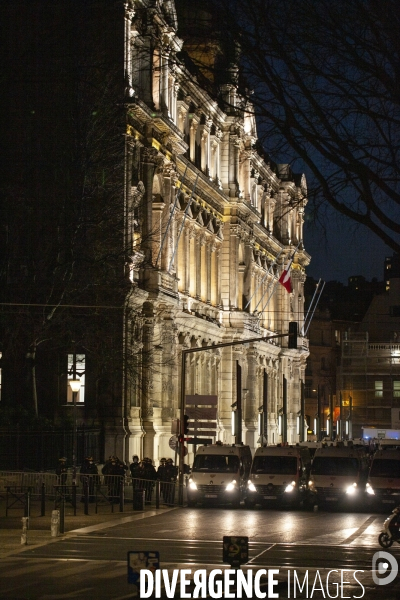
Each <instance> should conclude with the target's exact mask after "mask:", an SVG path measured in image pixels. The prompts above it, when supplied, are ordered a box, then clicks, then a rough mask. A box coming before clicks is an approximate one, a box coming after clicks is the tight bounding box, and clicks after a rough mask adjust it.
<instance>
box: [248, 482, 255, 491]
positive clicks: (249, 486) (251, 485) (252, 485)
mask: <svg viewBox="0 0 400 600" xmlns="http://www.w3.org/2000/svg"><path fill="white" fill-rule="evenodd" d="M247 487H248V489H249V492H256V491H257V488H256V486H255V485H254V483H253V482H252V481H250V480H249V481H248V482H247Z"/></svg>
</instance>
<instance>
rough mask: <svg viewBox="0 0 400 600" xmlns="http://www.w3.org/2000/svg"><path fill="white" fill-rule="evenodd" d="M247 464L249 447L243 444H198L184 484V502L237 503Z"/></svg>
mask: <svg viewBox="0 0 400 600" xmlns="http://www.w3.org/2000/svg"><path fill="white" fill-rule="evenodd" d="M250 467H251V450H250V447H249V446H245V445H243V444H233V445H228V444H218V443H217V444H210V445H207V446H200V447H199V448H198V449H197V452H196V456H195V458H194V462H193V467H192V471H191V475H190V477H189V480H188V484H187V490H186V491H187V505H188V506H195V505H196V504H197V503H202V504H205V503H210V504H216V505H222V504H230V505H232V506H233V507H234V508H238V507H239V506H240V503H241V501H242V500H243V499H244V497H245V491H246V484H247V480H248V478H249V473H250Z"/></svg>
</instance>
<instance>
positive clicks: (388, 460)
mask: <svg viewBox="0 0 400 600" xmlns="http://www.w3.org/2000/svg"><path fill="white" fill-rule="evenodd" d="M366 492H367V499H368V500H367V501H368V504H369V505H371V506H374V507H379V508H381V507H382V506H385V505H391V506H398V505H399V504H400V446H399V447H398V449H393V448H389V449H386V448H385V449H381V450H377V451H376V452H375V454H374V456H373V459H372V463H371V467H370V470H369V474H368V480H367V485H366Z"/></svg>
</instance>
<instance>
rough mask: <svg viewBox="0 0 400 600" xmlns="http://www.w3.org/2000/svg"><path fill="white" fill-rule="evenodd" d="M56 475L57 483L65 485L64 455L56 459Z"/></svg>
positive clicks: (65, 466)
mask: <svg viewBox="0 0 400 600" xmlns="http://www.w3.org/2000/svg"><path fill="white" fill-rule="evenodd" d="M56 475H57V476H58V477H57V483H58V485H65V484H66V483H67V476H68V467H67V459H66V458H65V456H63V457H62V458H59V459H58V465H57V467H56Z"/></svg>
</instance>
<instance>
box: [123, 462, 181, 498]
mask: <svg viewBox="0 0 400 600" xmlns="http://www.w3.org/2000/svg"><path fill="white" fill-rule="evenodd" d="M130 472H131V476H132V484H133V489H134V490H144V491H145V499H146V502H147V503H150V502H151V498H152V495H153V490H154V487H155V482H156V481H157V480H158V481H160V495H161V497H162V498H163V500H164V502H166V503H167V504H173V501H174V495H175V482H176V480H177V477H178V469H177V467H175V466H174V462H173V460H172V458H169V459H166V458H162V459H161V461H160V466H159V467H158V469H157V471H156V469H155V467H154V466H153V463H152V461H151V459H150V458H144V459H143V460H142V461H139V457H138V456H136V455H135V456H133V457H132V464H131V466H130Z"/></svg>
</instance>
